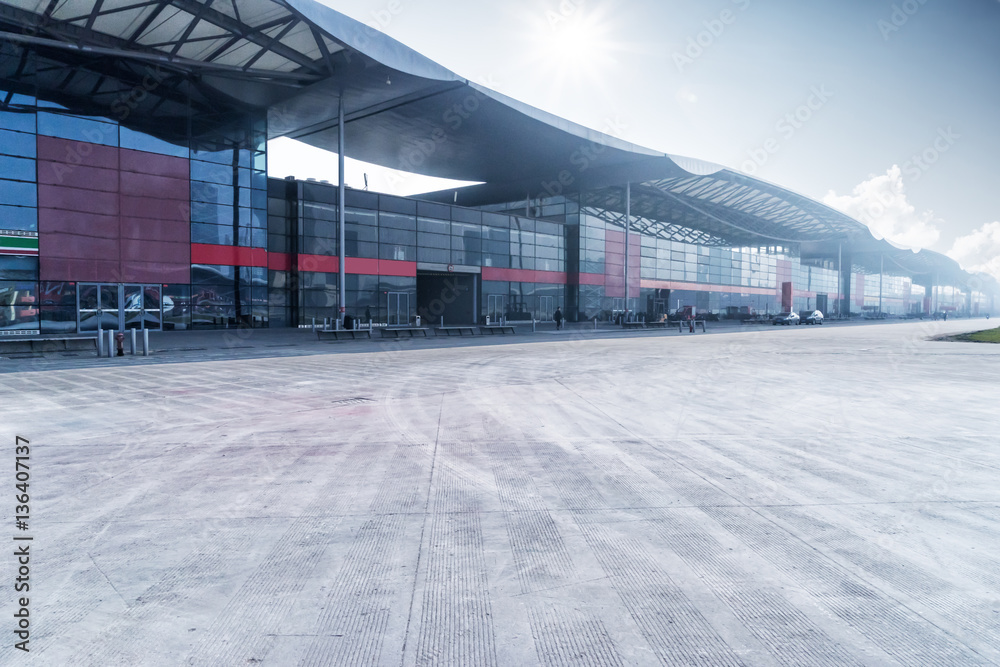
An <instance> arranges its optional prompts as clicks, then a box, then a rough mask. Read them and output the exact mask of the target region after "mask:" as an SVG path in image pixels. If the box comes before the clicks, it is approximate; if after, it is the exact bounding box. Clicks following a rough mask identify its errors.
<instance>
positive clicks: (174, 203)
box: [121, 194, 191, 234]
mask: <svg viewBox="0 0 1000 667" xmlns="http://www.w3.org/2000/svg"><path fill="white" fill-rule="evenodd" d="M121 214H122V215H123V216H125V217H129V218H148V219H151V220H174V221H176V222H183V223H184V224H189V222H190V220H191V204H190V202H189V201H188V200H187V199H184V200H179V199H154V198H152V197H133V196H131V195H127V194H123V195H122V196H121ZM188 233H189V234H190V227H189V228H188Z"/></svg>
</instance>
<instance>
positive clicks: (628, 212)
mask: <svg viewBox="0 0 1000 667" xmlns="http://www.w3.org/2000/svg"><path fill="white" fill-rule="evenodd" d="M631 226H632V184H631V183H626V184H625V319H628V311H629V308H628V258H629V257H628V256H629V247H628V228H629V227H631Z"/></svg>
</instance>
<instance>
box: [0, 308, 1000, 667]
mask: <svg viewBox="0 0 1000 667" xmlns="http://www.w3.org/2000/svg"><path fill="white" fill-rule="evenodd" d="M984 326H987V325H986V324H985V323H984V322H983V321H973V322H968V321H962V322H947V323H943V322H927V323H897V324H879V325H871V326H843V327H838V326H825V327H791V328H773V329H772V328H765V329H764V330H757V331H739V332H732V333H731V334H729V335H726V336H714V335H708V336H680V335H664V334H660V333H654V334H636V335H624V336H614V335H601V336H594V335H588V334H583V333H582V332H572V331H570V332H567V333H566V334H563V335H560V336H559V337H555V336H536V337H532V338H530V339H529V338H528V337H525V338H523V339H511V340H507V341H502V342H503V344H486V343H485V342H482V341H479V340H478V339H477V340H476V341H474V342H470V341H460V340H459V339H452V340H449V341H443V342H423V341H419V342H417V343H413V344H410V343H402V344H382V343H378V344H374V345H372V346H370V347H368V348H362V347H360V346H358V345H354V344H343V345H339V346H336V347H335V346H329V347H325V348H318V350H317V351H312V350H310V351H309V352H308V354H293V353H290V352H287V350H291V349H292V344H289V347H287V348H278V347H275V348H273V349H271V350H270V351H268V352H267V354H266V355H265V354H261V355H260V356H259V357H258V356H255V353H251V352H250V348H237V347H236V346H232V345H230V346H229V347H230V348H235V349H229V351H228V352H227V353H226V354H227V355H228V356H225V355H224V354H223V353H222V352H219V353H218V354H217V355H216V354H215V352H211V351H212V350H216V351H218V350H219V349H220V348H210V347H209V346H208V345H207V344H205V345H199V344H195V338H188V339H186V340H187V341H190V343H189V347H191V348H200V347H204V348H205V349H204V350H188V351H186V352H184V351H178V352H176V353H171V354H173V356H172V357H171V356H170V354H164V355H160V357H161V358H160V359H159V360H158V361H157V362H151V361H127V362H125V363H121V364H118V365H115V364H110V363H104V362H102V363H93V362H92V361H91V360H86V359H79V358H60V359H54V360H41V361H40V360H37V359H23V360H15V362H12V363H16V364H21V367H16V366H12V365H9V364H8V363H7V362H5V363H4V366H3V369H4V370H5V371H6V372H5V373H4V374H0V405H3V406H4V408H5V410H4V413H5V419H4V420H3V427H2V428H0V438H2V439H3V440H2V441H3V442H4V443H6V446H5V449H4V451H6V452H7V454H6V456H8V462H7V463H6V464H5V465H6V468H7V470H8V471H9V472H8V473H7V475H6V480H7V483H8V486H9V487H13V485H14V484H15V479H14V472H13V471H14V446H15V436H16V435H20V436H22V437H24V438H27V439H28V440H30V442H31V444H30V448H31V449H30V452H31V453H30V457H31V459H30V463H31V468H30V471H31V486H30V493H31V505H30V507H31V509H30V513H31V519H30V530H28V531H17V530H16V529H15V528H14V515H15V500H14V495H15V492H14V490H13V489H11V491H10V492H9V493H8V494H7V497H8V500H7V501H6V502H5V503H4V504H3V505H2V512H3V517H4V524H3V525H5V526H8V528H7V534H8V539H10V538H11V537H13V536H15V535H17V536H25V535H30V536H31V537H33V540H32V542H31V549H32V562H31V577H32V579H31V599H30V612H31V617H30V618H31V635H30V637H31V639H30V648H31V652H30V653H29V654H24V653H23V652H21V651H17V650H16V649H14V641H15V639H14V635H13V630H14V621H15V619H14V618H13V614H14V612H15V611H16V604H15V603H16V602H17V601H16V600H15V593H14V592H13V588H12V586H13V581H14V579H15V577H16V576H17V571H16V567H17V564H16V561H15V558H14V557H13V556H12V555H7V556H3V557H0V568H2V569H0V576H2V581H3V587H4V590H7V591H8V593H7V594H6V595H5V596H2V598H0V602H2V604H3V614H2V615H0V618H6V619H7V621H0V630H2V633H0V636H4V637H6V639H4V641H3V644H2V646H0V663H2V664H39V665H62V664H79V665H192V664H193V665H248V664H262V665H299V664H301V665H348V664H374V665H383V664H384V665H425V664H454V665H470V664H476V665H479V664H484V665H488V664H498V665H534V664H545V665H577V664H589V665H619V664H627V665H647V664H670V665H673V664H677V665H932V664H933V665H987V664H1000V575H998V574H997V573H998V572H1000V556H998V555H997V554H998V553H1000V530H998V529H1000V484H998V482H1000V442H998V438H997V427H998V426H1000V416H998V411H997V399H998V397H1000V393H998V390H997V387H998V386H1000V347H998V346H991V345H977V344H972V343H948V342H940V341H932V340H928V338H930V337H932V336H935V335H940V334H944V333H951V332H959V331H967V330H973V329H978V328H984ZM298 333H299V332H290V333H289V334H288V335H289V336H292V335H294V334H298ZM179 335H180V334H179ZM194 335H195V336H199V335H203V334H194ZM260 340H261V341H263V340H265V339H263V338H262V339H260ZM266 340H270V341H271V342H270V343H263V342H262V343H260V346H261V347H264V346H266V345H282V344H285V343H282V342H280V341H277V340H275V339H266ZM250 344H253V343H250ZM308 344H309V345H312V343H311V342H309V343H308ZM241 349H242V350H244V352H243V353H241V352H240V351H239V350H241ZM254 349H256V348H254ZM282 350H286V351H285V352H283V351H282ZM363 350H365V351H363ZM205 352H211V354H209V355H207V356H208V357H209V358H211V357H212V355H215V356H216V357H217V359H218V360H214V361H213V360H208V361H198V359H202V358H204V357H205V356H206V355H204V354H196V353H205ZM331 352H332V353H331ZM185 355H195V356H185ZM241 355H244V356H241ZM165 360H170V361H172V363H162V362H163V361H165ZM119 361H120V360H119ZM42 362H44V364H43V363H42ZM10 544H14V543H13V542H10ZM9 552H10V553H12V552H13V550H12V549H11V550H9ZM3 623H6V624H7V625H8V628H6V629H5V628H2V625H3Z"/></svg>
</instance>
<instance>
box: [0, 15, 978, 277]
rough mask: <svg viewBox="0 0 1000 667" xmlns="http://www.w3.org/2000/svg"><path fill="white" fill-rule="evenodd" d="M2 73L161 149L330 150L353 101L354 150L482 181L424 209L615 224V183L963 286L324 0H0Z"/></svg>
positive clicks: (652, 227) (924, 256)
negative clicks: (569, 202) (247, 124)
mask: <svg viewBox="0 0 1000 667" xmlns="http://www.w3.org/2000/svg"><path fill="white" fill-rule="evenodd" d="M29 56H31V57H29ZM0 81H2V82H3V86H4V88H5V89H7V90H8V91H10V92H12V93H14V92H25V93H28V94H33V93H35V92H36V91H41V92H40V93H39V94H44V96H45V97H47V98H49V99H51V100H52V101H55V102H58V103H60V104H63V105H65V106H67V107H68V108H72V109H74V110H75V111H77V112H85V113H93V114H96V115H104V116H109V117H117V118H118V119H119V120H121V121H122V122H123V123H124V124H127V125H130V126H133V127H136V128H137V129H141V130H143V131H146V132H149V133H152V134H154V135H157V136H160V137H162V138H164V139H167V140H170V139H172V138H173V139H177V138H179V137H186V136H194V137H196V138H197V137H205V138H209V137H212V136H217V135H218V134H219V133H220V131H225V130H226V128H227V127H228V126H229V125H231V124H233V123H234V122H236V119H239V118H241V117H244V116H245V113H246V111H247V110H248V109H255V110H257V111H259V112H260V113H261V114H264V113H266V115H267V121H268V123H267V127H268V136H269V138H276V137H282V136H287V137H291V138H295V139H298V140H301V141H303V142H305V143H307V144H311V145H313V146H317V147H320V148H324V149H329V150H333V151H336V150H338V146H337V135H338V127H337V123H338V109H339V106H340V104H341V102H343V105H344V111H345V119H346V123H345V134H346V150H345V154H347V155H349V156H351V157H353V158H357V159H360V160H363V161H366V162H371V163H375V164H380V165H384V166H387V167H390V168H394V169H400V170H403V171H410V172H416V173H421V174H426V175H430V176H438V177H443V178H452V179H459V180H467V181H468V180H474V181H482V182H483V184H482V185H477V186H470V187H468V188H463V189H461V190H459V191H457V194H456V191H454V190H449V191H447V192H440V193H432V194H430V195H427V198H430V199H438V200H447V201H449V202H450V201H458V203H460V204H464V205H485V204H498V203H503V202H512V201H518V200H524V199H525V198H535V197H544V196H554V195H558V194H572V195H579V197H580V200H581V201H580V203H581V206H583V207H584V208H585V209H586V208H593V209H595V210H601V211H602V212H603V214H604V215H606V216H610V217H611V218H614V217H615V216H616V215H617V216H618V218H619V219H620V218H621V217H622V216H623V213H624V205H623V204H624V202H623V198H622V195H621V187H620V186H622V185H623V184H625V183H632V184H633V185H632V199H631V210H632V213H633V215H634V216H635V218H634V220H633V224H639V225H640V226H642V227H643V228H644V229H645V230H646V231H647V232H649V233H652V234H657V235H661V236H669V237H671V238H681V239H685V240H690V241H692V242H699V243H710V244H726V245H755V244H765V243H773V242H782V243H816V242H830V243H836V242H841V241H850V242H851V244H852V247H853V248H854V249H855V255H856V257H855V261H856V262H857V261H862V262H865V260H864V257H865V255H867V254H872V253H875V254H879V255H884V256H887V257H889V258H890V261H889V262H887V263H886V267H887V270H890V268H889V266H890V264H891V265H894V266H898V267H899V268H900V270H902V271H906V272H909V273H911V274H937V275H939V276H944V275H945V274H947V275H948V276H953V277H955V278H959V277H968V274H965V273H964V272H961V271H960V269H959V268H958V266H957V264H955V263H954V262H953V261H952V260H950V259H948V258H946V257H944V256H943V255H940V254H938V253H932V252H929V251H922V252H920V253H913V252H911V251H908V250H900V249H898V248H896V247H894V246H892V245H890V244H889V243H887V242H884V241H878V240H876V239H874V237H872V236H871V234H870V232H869V231H868V229H867V227H865V226H864V225H862V224H861V223H859V222H857V221H856V220H854V219H853V218H850V217H849V216H847V215H844V214H843V213H840V212H838V211H835V210H833V209H831V208H829V207H827V206H825V205H823V204H821V203H819V202H816V201H814V200H811V199H809V198H807V197H803V196H801V195H798V194H795V193H793V192H790V191H789V190H787V189H784V188H781V187H779V186H776V185H773V184H770V183H767V182H765V181H762V180H760V179H755V178H752V177H750V176H747V175H744V174H741V173H737V172H734V171H731V170H729V169H725V168H723V167H721V166H719V165H713V164H710V163H706V162H702V161H699V160H695V159H691V158H684V157H680V156H674V155H669V154H665V153H661V152H658V151H654V150H651V149H648V148H643V147H641V146H636V145H633V144H630V143H628V142H625V141H622V140H621V139H618V138H616V137H614V136H611V135H610V134H606V133H601V132H597V131H595V130H591V129H588V128H585V127H582V126H580V125H577V124H575V123H572V122H570V121H567V120H565V119H562V118H559V117H557V116H554V115H552V114H549V113H546V112H544V111H541V110H538V109H535V108H532V107H530V106H528V105H525V104H523V103H520V102H517V101H516V100H512V99H510V98H508V97H506V96H504V95H501V94H500V93H497V92H495V91H492V90H489V89H488V88H485V87H483V86H479V85H477V84H475V83H472V82H470V81H468V80H466V79H464V78H462V77H460V76H458V75H457V74H455V73H454V72H451V71H450V70H448V69H446V68H444V67H442V66H440V65H438V64H437V63H435V62H433V61H431V60H429V59H428V58H426V57H424V56H422V55H420V54H419V53H417V52H415V51H413V50H412V49H410V48H408V47H406V46H404V45H403V44H400V43H399V42H397V41H395V40H393V39H391V38H390V37H388V36H386V35H384V34H382V33H380V32H378V31H375V30H373V29H372V28H370V27H368V26H366V25H364V24H362V23H359V22H358V21H355V20H353V19H351V18H349V17H347V16H344V15H343V14H340V13H339V12H336V11H334V10H333V9H330V8H329V7H327V6H325V5H322V4H319V3H318V2H315V1H314V0H214V1H213V0H0ZM10 103H11V98H10V96H9V95H8V98H7V99H6V100H4V99H0V104H10ZM866 265H867V263H866ZM876 268H877V265H876Z"/></svg>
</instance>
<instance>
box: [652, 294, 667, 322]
mask: <svg viewBox="0 0 1000 667" xmlns="http://www.w3.org/2000/svg"><path fill="white" fill-rule="evenodd" d="M666 314H667V300H666V299H653V315H652V317H653V321H654V322H659V321H661V320H664V319H666V318H665V317H664V315H666Z"/></svg>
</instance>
